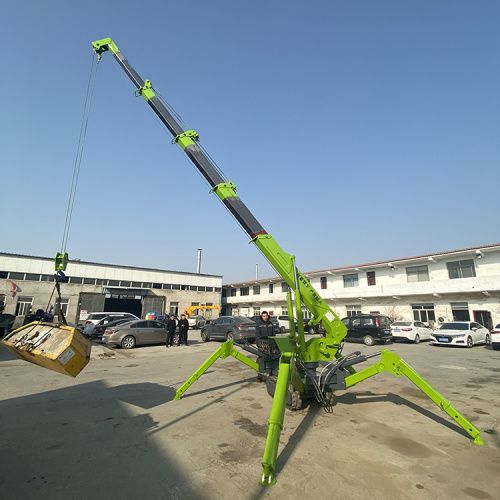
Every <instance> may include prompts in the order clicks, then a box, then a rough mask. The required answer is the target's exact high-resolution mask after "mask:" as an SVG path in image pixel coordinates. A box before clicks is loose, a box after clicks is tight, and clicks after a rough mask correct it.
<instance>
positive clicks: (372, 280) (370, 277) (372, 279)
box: [366, 271, 376, 286]
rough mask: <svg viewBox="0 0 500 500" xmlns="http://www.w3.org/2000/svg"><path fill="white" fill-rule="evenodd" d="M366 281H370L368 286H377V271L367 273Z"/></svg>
mask: <svg viewBox="0 0 500 500" xmlns="http://www.w3.org/2000/svg"><path fill="white" fill-rule="evenodd" d="M366 281H368V286H374V285H375V284H376V281H375V271H368V272H367V273H366Z"/></svg>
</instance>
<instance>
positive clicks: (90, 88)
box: [46, 54, 99, 325]
mask: <svg viewBox="0 0 500 500" xmlns="http://www.w3.org/2000/svg"><path fill="white" fill-rule="evenodd" d="M96 59H97V57H96V55H95V54H94V55H93V57H92V64H91V66H90V74H89V81H88V83H87V94H86V96H85V104H84V107H83V116H82V123H81V126H80V136H79V138H78V147H77V150H76V158H75V164H74V167H73V178H72V179H71V188H70V193H69V198H68V207H67V210H66V219H65V221H64V229H63V236H62V241H61V253H60V254H57V256H56V271H57V272H56V274H55V276H54V278H55V284H54V289H53V290H52V293H51V295H50V298H49V302H48V304H47V308H46V311H48V309H49V306H50V303H51V302H52V297H53V296H54V292H55V291H56V290H57V297H56V306H58V307H56V309H57V316H58V320H59V323H62V324H65V325H66V324H67V322H66V318H65V317H64V314H63V312H62V308H61V302H62V299H61V288H60V282H61V281H62V280H63V278H64V277H65V276H64V272H62V271H64V270H65V269H66V263H67V254H66V248H67V246H68V238H69V229H70V226H71V217H72V215H73V208H74V206H75V197H76V188H77V186H78V178H79V176H80V166H81V164H82V158H83V147H84V145H85V137H86V135H87V126H88V122H89V116H90V108H91V105H92V97H93V95H94V87H95V81H96V77H97V67H98V64H99V59H97V63H96V62H95V61H96ZM59 255H60V256H61V258H62V259H63V264H62V265H61V267H58V265H57V259H58V256H59Z"/></svg>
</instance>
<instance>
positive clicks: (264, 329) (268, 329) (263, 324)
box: [255, 311, 274, 347]
mask: <svg viewBox="0 0 500 500" xmlns="http://www.w3.org/2000/svg"><path fill="white" fill-rule="evenodd" d="M273 335H274V325H273V324H272V323H271V320H270V319H269V313H268V312H267V311H262V314H261V315H260V321H259V322H258V323H257V328H256V331H255V338H256V340H257V347H260V345H263V344H268V342H267V339H268V338H269V337H272V336H273Z"/></svg>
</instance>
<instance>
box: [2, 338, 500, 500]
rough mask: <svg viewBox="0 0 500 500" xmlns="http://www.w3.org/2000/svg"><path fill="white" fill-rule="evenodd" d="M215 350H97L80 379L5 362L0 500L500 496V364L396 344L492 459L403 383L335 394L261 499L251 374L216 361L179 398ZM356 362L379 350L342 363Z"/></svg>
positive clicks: (294, 436)
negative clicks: (476, 430)
mask: <svg viewBox="0 0 500 500" xmlns="http://www.w3.org/2000/svg"><path fill="white" fill-rule="evenodd" d="M218 345H219V344H218V343H215V342H212V343H208V344H204V343H202V342H201V341H200V339H199V332H191V333H190V345H189V347H185V346H181V347H175V348H170V349H165V347H163V346H151V347H139V348H135V349H132V350H130V351H124V350H121V349H115V350H111V349H108V348H106V347H104V346H96V347H94V348H93V353H92V361H91V363H90V364H89V365H88V366H87V367H86V368H85V370H84V371H83V372H82V373H81V374H80V375H79V376H78V377H77V378H75V379H72V378H70V377H67V376H64V375H61V374H58V373H55V372H51V371H49V370H45V369H43V368H40V367H38V366H35V365H31V364H29V363H26V362H24V361H21V360H18V359H16V358H13V357H12V356H11V355H10V354H9V353H8V352H7V351H6V350H5V349H4V348H3V347H2V348H0V373H1V375H2V377H1V381H2V383H1V385H0V446H1V454H0V480H1V493H0V494H1V497H2V499H3V500H10V499H16V500H19V499H31V498H36V499H37V500H44V499H59V498H65V499H75V500H77V499H88V498H97V499H100V498H106V499H129V498H130V499H136V498H143V499H148V500H149V499H187V498H189V499H235V498H237V499H255V500H256V499H260V498H271V497H272V498H273V499H284V498H288V499H290V498H304V497H306V496H307V497H308V498H332V497H336V498H348V499H354V500H356V499H365V498H368V497H369V498H373V499H387V498H389V499H392V498H394V499H414V498H415V499H416V498H418V499H427V498H434V499H456V498H461V499H462V498H465V499H467V498H471V499H488V498H491V499H493V498H499V493H498V486H499V484H500V453H499V452H500V429H499V421H500V399H499V393H500V391H499V387H500V352H498V351H493V350H492V349H491V348H489V347H488V348H486V347H480V346H478V347H474V348H473V349H460V348H449V347H431V346H429V345H428V344H426V343H425V344H424V343H422V344H419V345H413V344H402V343H398V344H393V345H392V346H391V345H390V344H389V345H388V346H387V347H388V348H389V349H390V350H392V351H394V352H397V353H398V354H399V355H400V356H401V357H402V358H403V359H405V361H407V362H408V363H410V364H411V365H412V366H413V368H415V369H416V370H417V371H418V372H419V373H420V374H421V375H422V376H423V377H425V378H426V380H427V381H428V382H429V383H430V384H432V385H433V386H434V387H435V388H436V389H437V390H438V391H440V392H441V393H442V394H443V395H444V396H445V397H446V398H447V399H449V400H450V402H451V403H452V405H454V406H455V408H456V409H457V410H458V411H460V412H461V413H462V414H463V415H464V416H465V417H466V418H468V419H469V420H470V421H471V422H472V423H473V424H474V425H475V426H476V427H478V428H480V429H483V432H482V434H481V436H482V439H483V441H484V442H485V444H486V446H476V445H474V444H472V443H471V441H470V440H469V437H468V435H467V434H466V433H464V431H462V429H461V428H460V427H459V426H457V424H455V422H454V421H453V420H451V419H450V418H449V417H448V415H447V414H445V413H444V412H442V411H440V410H439V408H437V407H436V406H435V405H434V403H432V402H431V401H430V400H429V399H428V398H427V397H426V396H424V395H423V394H422V393H421V392H420V391H419V390H418V389H417V388H416V387H415V386H413V384H412V383H411V382H410V381H409V380H408V379H406V378H405V377H401V378H396V377H394V376H391V375H389V374H381V375H378V376H376V377H373V378H371V379H369V380H367V381H365V382H363V383H362V384H359V385H357V386H354V387H352V388H351V389H349V390H348V391H343V392H339V393H337V397H336V404H335V406H334V407H333V412H332V413H331V414H329V413H326V412H325V411H324V410H323V409H321V408H320V407H318V406H316V405H312V406H308V407H306V408H304V409H303V410H300V411H296V412H291V411H288V410H287V411H286V415H285V423H284V430H283V432H282V435H281V443H280V450H279V454H278V461H277V479H278V482H277V484H276V485H275V486H274V487H272V488H264V487H262V486H260V484H259V477H260V474H261V471H262V467H261V464H260V462H261V460H262V454H263V451H264V446H265V441H266V435H267V421H268V419H269V415H270V408H271V403H272V399H271V398H270V397H269V396H268V395H267V391H266V389H265V384H259V383H257V382H255V378H256V377H255V373H254V372H252V370H251V369H249V368H248V367H246V366H245V365H243V364H242V363H240V362H238V361H236V360H235V359H234V358H230V359H225V360H220V359H219V360H218V361H217V362H216V363H215V364H214V365H213V366H212V367H211V368H210V369H209V370H208V372H207V373H206V374H205V375H204V376H203V377H201V378H200V380H198V381H197V382H196V383H195V384H194V385H193V386H192V387H191V388H190V389H189V390H188V391H187V392H186V393H185V395H184V397H183V399H182V400H181V401H174V400H173V398H174V395H175V390H176V389H177V388H178V387H179V386H180V385H181V384H182V382H184V380H185V379H186V378H187V377H188V376H189V375H190V374H191V373H192V372H193V371H194V370H195V368H197V367H198V366H199V365H200V364H201V363H202V362H203V361H204V360H205V359H206V358H207V357H208V356H209V355H210V354H211V353H212V352H213V351H214V350H215V349H216V348H217V347H218ZM356 350H360V351H362V352H363V353H369V352H375V351H377V350H379V348H377V347H366V346H364V345H362V344H352V343H349V344H346V347H345V349H344V353H349V352H352V351H356ZM375 361H376V358H374V359H373V362H375ZM370 364H371V362H370V360H369V361H367V362H366V363H365V364H364V365H358V367H359V368H361V367H362V366H369V365H370Z"/></svg>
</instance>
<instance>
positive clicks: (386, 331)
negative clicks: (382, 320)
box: [384, 330, 397, 333]
mask: <svg viewBox="0 0 500 500" xmlns="http://www.w3.org/2000/svg"><path fill="white" fill-rule="evenodd" d="M396 331H397V330H396ZM384 333H391V332H390V331H389V330H384Z"/></svg>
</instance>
